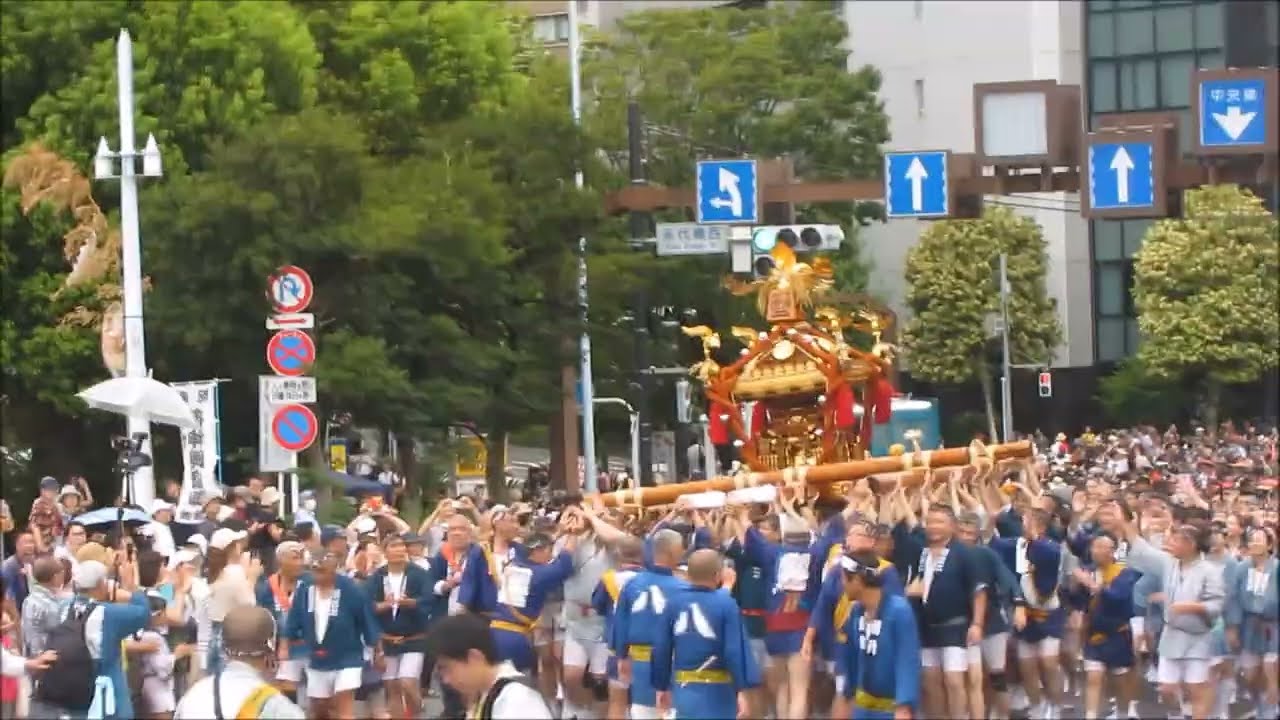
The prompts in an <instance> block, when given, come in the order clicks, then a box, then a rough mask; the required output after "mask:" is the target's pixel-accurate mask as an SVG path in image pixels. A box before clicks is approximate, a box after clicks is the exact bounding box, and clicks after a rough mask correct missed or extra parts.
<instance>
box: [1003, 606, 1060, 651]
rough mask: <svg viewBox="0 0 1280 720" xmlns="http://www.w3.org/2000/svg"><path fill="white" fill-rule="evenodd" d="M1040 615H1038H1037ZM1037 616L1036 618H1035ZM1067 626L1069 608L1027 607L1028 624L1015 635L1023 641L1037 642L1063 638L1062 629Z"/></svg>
mask: <svg viewBox="0 0 1280 720" xmlns="http://www.w3.org/2000/svg"><path fill="white" fill-rule="evenodd" d="M1037 616H1038V617H1037ZM1033 617H1035V618H1036V619H1033ZM1066 626H1067V609H1066V608H1061V607H1060V608H1057V609H1055V610H1049V611H1047V612H1046V611H1037V610H1033V609H1031V608H1028V609H1027V626H1026V627H1024V628H1022V629H1021V630H1018V631H1016V632H1015V633H1014V637H1016V638H1018V639H1019V640H1021V641H1022V642H1028V643H1037V642H1040V641H1041V640H1045V639H1047V638H1057V639H1058V640H1061V639H1062V631H1063V630H1065V629H1066Z"/></svg>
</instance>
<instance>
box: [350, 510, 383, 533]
mask: <svg viewBox="0 0 1280 720" xmlns="http://www.w3.org/2000/svg"><path fill="white" fill-rule="evenodd" d="M351 527H352V529H353V530H355V531H356V534H357V535H368V534H369V533H376V532H378V521H377V520H374V519H373V518H371V517H369V516H367V515H365V516H363V517H359V518H356V522H355V524H354V525H352V526H351Z"/></svg>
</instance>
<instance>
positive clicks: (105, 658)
mask: <svg viewBox="0 0 1280 720" xmlns="http://www.w3.org/2000/svg"><path fill="white" fill-rule="evenodd" d="M86 602H88V601H86V600H85V599H84V598H80V597H77V598H76V599H75V600H73V601H72V602H71V604H70V605H69V606H68V610H70V609H72V608H77V609H78V608H81V607H83V605H84V604H85V603H86ZM98 608H101V610H99V609H98ZM90 612H91V613H97V612H101V613H102V634H101V636H100V637H101V641H100V644H99V645H98V647H99V652H100V653H101V656H100V657H99V658H98V664H97V668H98V675H97V678H96V679H95V681H94V690H93V702H92V704H91V705H90V706H89V713H88V717H90V718H107V719H110V718H132V717H133V716H134V712H133V702H132V701H131V700H130V699H129V681H128V679H127V678H126V677H125V672H124V657H123V654H122V653H121V650H120V643H121V642H123V641H124V639H125V638H128V637H130V636H132V635H133V634H134V633H136V632H139V631H140V630H142V629H143V628H145V627H146V626H147V623H148V622H150V620H151V609H150V607H149V606H148V605H147V596H146V593H144V592H142V591H136V592H134V593H132V595H131V597H130V598H129V602H127V603H96V607H94V608H93V609H92V610H91V611H90ZM87 625H88V623H87V622H86V626H87ZM87 631H88V627H86V632H87Z"/></svg>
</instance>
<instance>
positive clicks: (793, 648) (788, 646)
mask: <svg viewBox="0 0 1280 720" xmlns="http://www.w3.org/2000/svg"><path fill="white" fill-rule="evenodd" d="M804 633H805V631H804V630H788V631H786V632H771V633H765V635H764V649H765V651H766V652H768V653H769V655H770V657H777V656H779V655H794V654H795V653H798V652H800V646H801V645H803V644H804Z"/></svg>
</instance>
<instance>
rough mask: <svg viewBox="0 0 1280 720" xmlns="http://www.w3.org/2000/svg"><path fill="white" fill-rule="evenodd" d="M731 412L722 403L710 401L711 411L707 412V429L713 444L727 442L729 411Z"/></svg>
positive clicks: (725, 443)
mask: <svg viewBox="0 0 1280 720" xmlns="http://www.w3.org/2000/svg"><path fill="white" fill-rule="evenodd" d="M731 412H733V411H732V410H731V409H730V408H729V407H728V406H727V405H725V404H724V403H711V412H709V413H707V426H708V427H707V430H708V433H709V434H710V435H711V443H712V444H713V445H727V444H729V413H731Z"/></svg>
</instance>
